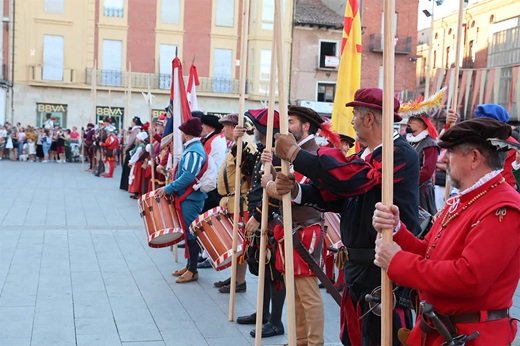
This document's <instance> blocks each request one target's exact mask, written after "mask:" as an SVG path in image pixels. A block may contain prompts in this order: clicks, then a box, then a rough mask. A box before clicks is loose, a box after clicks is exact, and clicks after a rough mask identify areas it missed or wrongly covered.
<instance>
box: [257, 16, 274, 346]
mask: <svg viewBox="0 0 520 346" xmlns="http://www.w3.org/2000/svg"><path fill="white" fill-rule="evenodd" d="M276 25H277V23H276V22H275V23H274V30H273V31H275V30H276ZM277 40H278V37H277V36H276V35H273V42H272V50H271V70H270V77H271V78H270V81H269V105H268V108H267V133H266V137H265V150H266V151H271V150H272V148H273V125H274V105H275V102H276V99H275V96H276V42H277ZM271 166H272V164H271V162H266V163H265V164H264V172H266V173H267V174H268V173H269V172H271ZM268 218H269V196H268V195H267V189H265V188H264V190H263V195H262V220H261V223H260V255H259V258H258V261H259V262H258V291H257V299H256V330H255V346H261V345H262V323H263V316H264V304H263V303H264V290H265V289H266V288H265V261H266V258H265V256H266V252H267V227H268V223H269V219H268ZM271 256H275V254H271ZM267 289H269V288H267Z"/></svg>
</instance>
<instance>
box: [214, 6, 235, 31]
mask: <svg viewBox="0 0 520 346" xmlns="http://www.w3.org/2000/svg"><path fill="white" fill-rule="evenodd" d="M216 5H217V6H216V11H215V25H216V26H229V27H233V26H234V24H235V17H234V16H235V0H217V4H216Z"/></svg>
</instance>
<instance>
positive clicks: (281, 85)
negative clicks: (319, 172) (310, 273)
mask: <svg viewBox="0 0 520 346" xmlns="http://www.w3.org/2000/svg"><path fill="white" fill-rule="evenodd" d="M285 12H286V11H285ZM392 13H393V12H392ZM283 14H284V12H283V11H282V0H275V10H274V20H275V26H274V30H273V31H274V35H275V36H276V37H277V39H276V61H277V66H278V104H279V107H280V133H282V134H288V133H289V120H288V114H287V98H286V83H285V71H286V69H285V68H286V65H285V49H284V47H285V40H284V36H285V35H284V30H285V26H284V25H283V23H284V20H283V18H282V15H283ZM271 78H273V76H271ZM289 172H290V170H289V161H287V160H282V173H283V174H286V175H287V174H289ZM282 210H283V228H284V246H285V250H286V251H285V287H286V295H285V297H286V303H287V327H288V328H287V329H288V332H287V337H288V342H289V345H296V313H295V292H294V258H293V257H294V251H293V237H292V206H291V195H290V194H285V195H284V196H283V198H282Z"/></svg>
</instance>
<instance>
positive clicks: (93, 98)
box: [81, 60, 97, 170]
mask: <svg viewBox="0 0 520 346" xmlns="http://www.w3.org/2000/svg"><path fill="white" fill-rule="evenodd" d="M96 64H97V63H96V60H94V68H93V69H92V72H91V75H90V84H91V85H90V96H91V103H92V105H91V107H92V108H91V112H92V115H93V116H94V120H93V123H94V124H96V104H97V67H96ZM89 119H90V117H89ZM83 142H84V141H82V142H81V143H83ZM92 157H94V156H93V155H92ZM92 160H93V158H92ZM84 163H85V147H84V146H83V149H82V153H81V169H82V170H84V169H85V168H84V166H83V164H84ZM88 164H89V166H90V165H92V163H91V162H90V158H89V162H88ZM92 167H93V166H92Z"/></svg>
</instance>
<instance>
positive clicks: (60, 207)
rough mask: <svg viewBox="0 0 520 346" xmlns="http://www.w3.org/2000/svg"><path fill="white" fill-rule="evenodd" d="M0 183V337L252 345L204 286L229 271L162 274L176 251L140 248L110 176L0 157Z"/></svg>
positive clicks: (244, 300) (330, 318)
mask: <svg viewBox="0 0 520 346" xmlns="http://www.w3.org/2000/svg"><path fill="white" fill-rule="evenodd" d="M119 173H120V169H119V168H118V169H117V170H116V174H115V176H116V177H119ZM0 184H1V189H0V196H1V198H0V345H3V346H4V345H5V346H24V345H33V346H45V345H53V346H61V345H63V346H69V345H85V346H94V345H107V346H114V345H132V346H141V345H146V346H158V345H253V344H254V339H253V338H251V337H250V336H249V331H250V330H251V329H253V328H254V326H243V325H238V324H236V323H233V322H229V320H228V300H229V298H228V297H229V296H228V295H225V294H221V293H219V292H218V291H217V290H216V289H215V288H213V282H214V281H217V280H222V279H225V278H227V277H228V276H229V275H230V272H229V269H228V270H225V271H221V272H217V271H215V270H213V269H202V270H200V274H199V275H200V278H199V281H198V282H196V283H188V284H183V285H180V284H176V283H175V280H174V278H173V277H172V276H171V274H170V273H171V271H172V270H175V269H179V268H181V267H182V266H183V264H184V259H183V258H182V257H183V256H182V255H183V254H182V253H181V252H180V253H179V261H178V262H177V263H175V261H174V259H173V254H172V252H170V250H169V249H168V248H163V249H152V248H149V247H148V246H147V244H146V235H145V232H144V230H143V224H142V221H141V220H140V218H139V215H138V209H137V203H136V201H135V200H132V199H130V198H129V194H128V193H126V192H124V191H121V190H119V188H118V187H119V178H113V179H104V178H96V177H94V176H93V175H92V174H90V173H86V172H83V171H81V164H70V163H68V164H56V163H45V164H42V163H23V162H10V161H0ZM247 285H248V288H247V292H245V293H239V294H237V295H236V305H235V318H236V317H237V316H240V315H244V314H249V313H251V312H253V311H254V310H255V308H256V292H257V280H256V277H254V276H251V275H248V277H247ZM519 291H520V290H519ZM322 294H323V298H324V304H325V316H326V320H325V337H326V340H325V341H326V344H327V345H340V344H339V343H338V331H339V314H338V311H339V310H338V307H337V305H336V303H335V302H334V301H333V300H332V298H331V297H330V296H329V295H328V294H327V293H325V291H324V290H322ZM519 294H520V293H519V292H518V291H517V294H516V295H515V305H514V307H513V308H512V315H513V316H516V317H520V296H519ZM284 321H285V317H284ZM517 340H518V338H517ZM286 342H287V338H286V336H280V337H274V338H269V339H264V341H263V344H264V345H281V344H284V343H286ZM517 344H519V345H520V342H519V343H517Z"/></svg>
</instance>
